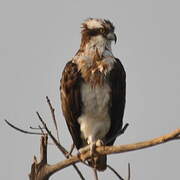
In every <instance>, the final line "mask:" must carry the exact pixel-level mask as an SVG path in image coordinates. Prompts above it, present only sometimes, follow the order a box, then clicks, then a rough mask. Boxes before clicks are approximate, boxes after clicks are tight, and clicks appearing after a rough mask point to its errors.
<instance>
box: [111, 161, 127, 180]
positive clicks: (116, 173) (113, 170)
mask: <svg viewBox="0 0 180 180" xmlns="http://www.w3.org/2000/svg"><path fill="white" fill-rule="evenodd" d="M107 167H108V168H109V169H110V170H111V171H112V172H113V173H114V174H115V175H116V176H117V177H118V178H119V179H120V180H124V179H123V178H122V177H121V176H120V175H119V173H118V172H117V171H116V170H115V169H114V168H113V167H111V166H110V165H107Z"/></svg>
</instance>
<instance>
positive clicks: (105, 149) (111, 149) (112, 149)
mask: <svg viewBox="0 0 180 180" xmlns="http://www.w3.org/2000/svg"><path fill="white" fill-rule="evenodd" d="M177 137H178V139H179V137H180V129H177V130H175V131H173V132H171V133H169V134H166V135H164V136H161V137H158V138H154V139H152V140H149V141H143V142H138V143H135V144H127V145H120V146H100V147H97V148H96V152H97V153H98V154H99V155H105V154H117V153H123V152H128V151H135V150H140V149H143V148H148V147H151V146H155V145H158V144H162V143H166V142H168V141H171V140H177ZM90 157H91V155H90V152H89V151H87V152H83V153H81V154H78V155H75V156H72V157H70V158H69V159H67V160H64V161H61V162H59V163H57V164H54V165H51V166H49V171H50V172H53V173H54V172H56V171H59V170H61V169H63V168H66V167H68V166H70V165H71V164H74V163H77V162H81V161H85V160H87V159H89V158H90Z"/></svg>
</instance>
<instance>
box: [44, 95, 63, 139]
mask: <svg viewBox="0 0 180 180" xmlns="http://www.w3.org/2000/svg"><path fill="white" fill-rule="evenodd" d="M46 100H47V103H48V105H49V108H50V111H51V115H52V119H53V122H54V126H55V128H56V135H57V139H58V142H60V141H59V130H58V126H57V121H56V116H55V109H54V108H53V107H52V105H51V101H50V99H49V98H48V96H46Z"/></svg>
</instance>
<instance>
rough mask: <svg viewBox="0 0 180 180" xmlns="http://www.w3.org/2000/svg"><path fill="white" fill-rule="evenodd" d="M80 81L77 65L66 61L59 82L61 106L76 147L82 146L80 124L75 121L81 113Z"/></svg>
mask: <svg viewBox="0 0 180 180" xmlns="http://www.w3.org/2000/svg"><path fill="white" fill-rule="evenodd" d="M81 82H82V78H81V74H80V72H79V71H78V68H77V65H76V64H75V63H73V62H72V61H70V62H68V63H67V64H66V66H65V68H64V71H63V73H62V78H61V82H60V95H61V106H62V111H63V114H64V117H65V120H66V123H67V126H68V129H69V131H70V133H71V136H72V139H73V142H74V144H75V145H76V147H77V148H78V149H79V148H81V147H82V146H83V142H82V140H81V133H80V126H79V124H78V122H77V119H78V117H79V116H80V114H81V105H82V103H81V93H80V84H81Z"/></svg>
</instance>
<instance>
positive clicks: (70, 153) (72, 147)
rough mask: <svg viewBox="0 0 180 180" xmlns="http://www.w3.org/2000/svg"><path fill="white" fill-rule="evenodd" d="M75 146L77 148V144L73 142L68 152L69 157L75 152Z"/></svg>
mask: <svg viewBox="0 0 180 180" xmlns="http://www.w3.org/2000/svg"><path fill="white" fill-rule="evenodd" d="M74 148H75V145H74V143H73V144H72V145H71V149H70V151H69V152H68V154H67V156H68V157H69V156H71V155H72V152H73V150H74Z"/></svg>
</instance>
